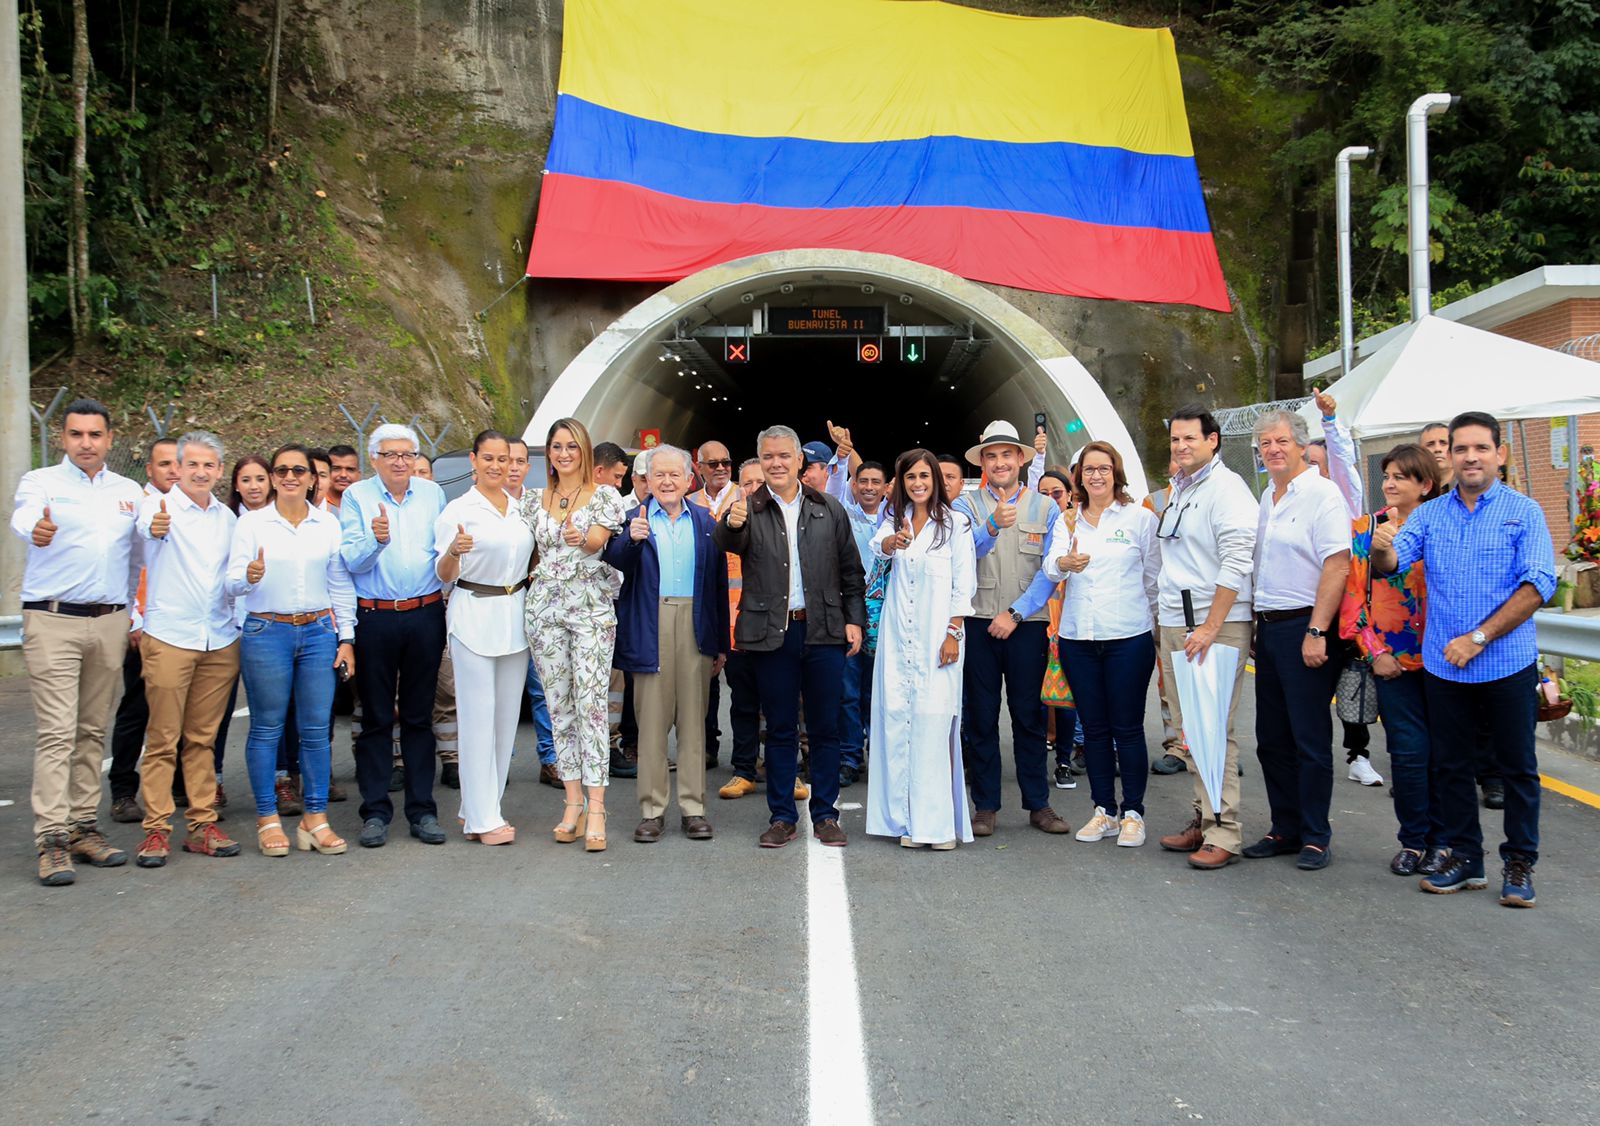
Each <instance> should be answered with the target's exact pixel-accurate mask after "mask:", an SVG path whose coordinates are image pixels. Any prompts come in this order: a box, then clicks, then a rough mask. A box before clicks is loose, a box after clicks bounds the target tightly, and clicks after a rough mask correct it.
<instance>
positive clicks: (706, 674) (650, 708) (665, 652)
mask: <svg viewBox="0 0 1600 1126" xmlns="http://www.w3.org/2000/svg"><path fill="white" fill-rule="evenodd" d="M658 621H659V627H658V632H657V634H656V638H657V642H656V644H657V648H658V652H659V659H660V661H661V671H660V672H657V673H637V672H636V673H634V674H633V706H634V710H635V711H636V712H637V713H638V716H639V783H638V793H639V815H640V816H641V817H660V816H662V815H663V814H664V813H666V810H667V803H668V802H669V801H671V800H672V776H671V775H670V774H669V773H668V771H667V732H668V731H669V730H671V729H672V728H673V727H676V728H677V729H678V808H679V809H681V810H682V811H683V816H685V817H704V816H705V813H706V701H707V700H708V699H710V697H711V658H710V657H707V656H706V655H705V654H704V653H702V652H700V648H699V646H697V645H696V644H695V638H694V599H693V598H663V599H662V600H661V611H660V617H659V619H658Z"/></svg>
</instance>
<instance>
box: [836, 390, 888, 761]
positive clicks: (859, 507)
mask: <svg viewBox="0 0 1600 1126" xmlns="http://www.w3.org/2000/svg"><path fill="white" fill-rule="evenodd" d="M828 426H829V429H830V430H831V431H832V433H833V436H834V440H835V441H837V442H838V443H839V446H838V452H837V453H835V454H834V456H833V459H832V460H831V461H829V462H828V482H827V492H828V495H829V496H831V497H833V498H834V499H836V500H837V501H838V502H839V503H840V504H842V505H843V506H844V511H845V514H846V515H847V516H849V517H850V531H851V533H852V534H853V535H854V536H855V540H856V550H857V551H859V552H860V553H861V569H862V570H863V571H864V572H865V573H866V576H867V596H866V597H867V630H866V635H867V640H866V642H865V643H863V644H862V646H861V652H859V653H857V654H856V655H855V656H854V657H847V658H845V662H844V693H843V695H841V696H840V699H839V702H840V704H841V706H842V707H843V709H844V710H843V714H842V717H841V719H842V722H841V723H840V728H839V785H840V786H850V785H854V784H855V783H856V782H857V781H859V780H860V778H861V775H862V773H863V771H864V770H865V769H866V748H867V740H868V736H869V732H868V730H867V729H868V727H869V726H870V717H871V715H872V666H873V663H874V662H873V656H874V654H875V653H876V652H877V636H878V616H879V615H880V614H881V613H882V612H883V595H884V592H885V590H886V580H887V574H888V570H887V569H888V564H887V562H886V561H885V562H882V563H880V562H879V561H878V560H875V559H873V557H872V546H871V545H872V533H873V532H874V531H875V530H876V529H877V527H878V522H879V520H880V519H881V518H882V513H883V496H884V492H885V490H886V489H887V487H888V479H887V475H886V474H885V472H884V468H883V465H882V464H881V463H880V462H876V461H862V460H861V458H860V457H859V456H858V455H857V454H856V452H855V449H854V447H853V446H851V445H850V431H848V430H846V429H844V428H843V427H835V426H834V425H833V424H832V422H831V421H830V422H829V424H828Z"/></svg>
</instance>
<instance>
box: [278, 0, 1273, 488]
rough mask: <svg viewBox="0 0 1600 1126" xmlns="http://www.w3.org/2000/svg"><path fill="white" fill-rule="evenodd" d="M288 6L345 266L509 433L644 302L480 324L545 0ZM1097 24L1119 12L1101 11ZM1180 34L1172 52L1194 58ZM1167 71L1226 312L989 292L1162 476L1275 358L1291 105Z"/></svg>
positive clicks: (533, 193)
mask: <svg viewBox="0 0 1600 1126" xmlns="http://www.w3.org/2000/svg"><path fill="white" fill-rule="evenodd" d="M978 6H985V5H981V4H980V5H978ZM1009 7H1010V8H1011V9H1013V10H1014V9H1015V8H1016V5H1009ZM1024 7H1027V5H1024ZM1034 7H1038V5H1034ZM1056 7H1059V6H1056ZM303 12H304V14H303V16H302V21H303V22H302V23H301V24H300V26H299V27H298V28H297V29H296V31H297V33H298V34H297V41H298V44H299V52H298V54H299V58H298V63H299V65H298V66H297V67H295V68H294V69H293V71H292V74H291V79H290V90H291V93H292V95H293V104H292V105H291V113H292V114H293V115H294V120H295V122H296V124H297V125H298V126H299V127H300V130H299V131H300V132H301V134H302V135H303V136H305V137H306V138H307V139H308V141H309V143H310V145H311V147H312V149H313V152H314V158H315V160H316V162H317V166H318V169H319V171H320V172H321V173H322V176H323V178H324V180H325V181H326V188H327V190H328V192H329V195H330V198H332V199H333V200H334V202H335V203H336V204H337V207H338V213H339V216H340V218H341V221H342V222H343V223H344V224H345V226H346V227H347V228H348V230H349V231H350V232H351V233H352V235H353V236H354V240H355V243H356V245H357V248H358V250H357V253H358V254H359V256H360V258H361V260H362V262H363V264H364V266H365V267H366V268H367V269H369V270H370V271H371V272H372V274H373V275H374V276H375V277H376V278H377V279H379V284H380V285H381V286H382V287H383V290H384V292H385V295H386V300H388V301H389V302H390V303H391V304H392V306H393V307H394V309H395V312H396V317H397V319H398V321H399V322H400V324H401V325H402V326H404V327H405V328H406V329H407V331H409V332H411V333H412V334H413V335H415V336H416V337H417V338H418V339H419V340H421V341H422V342H423V343H424V344H425V345H426V350H427V352H428V354H429V356H430V357H431V359H432V362H433V364H434V365H435V367H436V369H437V373H438V376H439V379H438V383H437V386H438V387H439V394H440V395H441V396H444V397H447V398H451V399H455V400H457V401H456V402H455V403H454V407H455V410H454V411H452V412H450V413H454V414H456V415H458V416H461V415H464V416H466V418H467V419H471V418H473V416H479V417H483V416H487V417H492V418H493V419H494V420H495V421H497V422H498V423H500V424H502V425H520V424H521V423H522V422H523V421H524V420H525V419H526V418H527V417H528V416H529V414H530V413H531V411H532V407H533V405H534V404H535V403H537V402H538V400H539V398H540V396H542V395H543V393H544V392H545V390H546V389H547V388H548V387H549V386H550V384H551V382H552V381H553V380H554V379H555V377H556V376H557V375H559V374H560V372H561V371H562V369H563V368H564V367H565V366H566V364H567V362H568V361H569V360H570V359H571V358H572V357H573V356H574V355H576V354H577V352H578V351H579V350H580V349H581V348H582V347H583V346H584V345H585V344H587V343H588V342H589V340H590V339H592V337H593V336H594V335H595V334H596V333H597V332H598V331H600V330H601V329H602V328H604V327H605V325H606V324H607V323H609V322H610V321H611V320H612V319H614V318H615V317H616V316H618V315H619V314H621V313H622V312H623V311H624V310H626V309H628V308H629V307H631V306H632V305H633V304H635V303H637V302H638V301H640V300H642V299H643V298H644V297H646V296H647V295H648V294H649V293H651V292H653V290H654V288H655V287H652V286H643V285H629V284H599V283H592V282H576V283H574V282H538V283H530V284H529V285H527V286H525V287H524V288H522V289H520V290H517V291H516V292H515V293H513V294H511V295H510V296H508V297H506V298H505V299H504V300H502V301H500V302H499V303H498V304H495V305H493V307H492V308H489V309H488V312H487V313H486V314H484V315H483V316H482V317H481V318H480V317H479V316H478V314H479V312H480V310H483V309H485V308H486V307H488V306H490V304H491V302H494V301H495V300H496V299H497V298H498V297H500V295H501V294H502V293H504V292H505V290H506V289H507V288H508V287H510V286H511V285H512V283H514V282H515V281H516V280H517V278H518V277H519V276H520V275H521V273H522V270H523V266H524V263H525V261H526V257H527V247H528V234H529V232H530V231H531V230H532V225H533V216H534V214H535V212H536V210H537V201H538V191H539V176H540V169H541V167H542V165H543V158H544V153H545V150H546V148H547V146H548V143H549V138H550V132H551V124H552V117H553V112H554V106H555V94H556V82H557V75H558V72H559V67H560V58H561V23H562V5H561V3H560V0H314V2H312V3H309V4H307V5H306V6H305V8H304V10H303ZM1096 14H1097V15H1099V16H1100V17H1101V18H1107V19H1118V18H1119V17H1118V13H1117V6H1116V5H1114V4H1113V5H1101V6H1100V7H1099V9H1098V10H1097V12H1096ZM1137 15H1138V13H1137V12H1135V13H1134V15H1133V16H1130V17H1128V18H1127V19H1126V22H1130V23H1134V22H1140V21H1139V19H1138V18H1137ZM1176 34H1177V38H1178V45H1179V49H1180V52H1188V51H1195V50H1202V49H1203V46H1204V45H1203V43H1201V42H1199V41H1198V40H1197V41H1196V42H1189V41H1187V39H1186V30H1185V28H1183V27H1180V28H1179V29H1177V32H1176ZM1194 34H1195V35H1196V36H1198V34H1199V33H1198V32H1194ZM1181 64H1182V68H1183V74H1184V82H1185V87H1186V95H1187V99H1188V106H1189V114H1190V124H1191V129H1192V131H1193V133H1194V139H1195V148H1196V152H1197V155H1198V160H1199V164H1200V170H1201V174H1202V176H1203V178H1204V179H1205V183H1206V192H1207V199H1208V202H1209V204H1210V207H1211V218H1212V225H1213V228H1214V229H1215V231H1216V234H1217V241H1218V246H1219V249H1220V251H1221V254H1222V262H1223V270H1224V273H1225V275H1226V277H1227V279H1228V282H1229V285H1230V288H1231V289H1232V291H1233V293H1234V295H1235V304H1236V308H1235V311H1234V312H1233V313H1232V314H1217V313H1211V312H1206V311H1202V310H1197V309H1190V308H1184V307H1176V306H1157V305H1136V304H1123V303H1114V302H1104V301H1092V300H1080V299H1074V298H1067V297H1058V296H1053V295H1047V294H1037V293H1027V292H1021V291H1015V290H1003V289H999V288H998V287H996V288H997V290H998V291H999V292H1000V293H1001V295H1002V296H1004V297H1005V298H1006V299H1007V300H1010V301H1011V302H1013V303H1014V304H1016V305H1017V306H1019V307H1020V308H1022V309H1023V310H1024V311H1026V312H1028V313H1029V314H1030V315H1032V316H1033V317H1035V318H1036V319H1037V320H1039V321H1040V322H1041V323H1042V324H1044V325H1045V326H1046V327H1047V328H1048V329H1049V330H1050V331H1051V332H1053V333H1054V334H1056V336H1057V337H1058V338H1060V339H1061V340H1062V342H1063V343H1065V344H1066V345H1067V346H1068V347H1069V348H1071V349H1072V351H1073V352H1074V353H1075V354H1076V355H1077V356H1078V357H1079V358H1080V359H1081V360H1082V361H1083V362H1084V364H1085V365H1086V366H1087V367H1088V368H1089V370H1090V371H1091V372H1093V373H1094V374H1095V376H1096V378H1098V379H1099V380H1100V381H1101V383H1102V385H1103V386H1104V388H1105V390H1106V392H1107V394H1108V395H1109V396H1110V397H1111V399H1112V401H1113V402H1114V403H1116V404H1117V406H1118V408H1119V409H1120V410H1121V411H1122V412H1123V415H1124V418H1125V420H1126V421H1127V423H1128V426H1129V429H1130V430H1131V431H1132V432H1133V433H1134V434H1135V435H1136V436H1137V439H1138V440H1140V441H1141V442H1142V443H1143V444H1144V446H1145V449H1144V451H1143V452H1144V454H1145V455H1146V457H1147V458H1148V459H1150V464H1151V465H1152V466H1155V465H1160V464H1162V463H1164V460H1165V455H1164V453H1163V450H1164V445H1165V443H1164V441H1163V439H1162V435H1161V433H1160V419H1161V418H1162V416H1163V414H1164V413H1165V410H1166V409H1167V408H1168V407H1170V406H1171V405H1173V404H1174V403H1175V402H1178V401H1183V400H1188V399H1196V398H1198V399H1200V400H1202V401H1206V402H1209V403H1213V404H1217V405H1225V404H1234V403H1241V402H1249V401H1252V400H1254V399H1256V398H1258V397H1261V395H1262V393H1263V391H1264V390H1265V388H1266V387H1267V386H1268V385H1269V383H1270V375H1271V373H1272V372H1273V371H1274V370H1275V365H1276V362H1277V358H1276V355H1275V349H1274V345H1273V342H1272V339H1271V338H1270V333H1269V332H1267V331H1266V329H1265V328H1264V326H1273V325H1276V323H1277V319H1276V316H1275V306H1276V305H1277V304H1278V302H1279V295H1278V292H1277V284H1276V282H1275V281H1274V279H1276V278H1278V277H1280V276H1281V275H1282V274H1283V271H1284V266H1285V262H1286V258H1287V244H1288V239H1289V222H1288V216H1287V210H1288V209H1287V205H1286V203H1285V202H1284V197H1283V195H1282V193H1281V190H1280V188H1279V187H1278V184H1277V178H1276V177H1275V176H1274V175H1272V174H1271V172H1270V171H1269V165H1268V158H1269V155H1270V154H1271V152H1273V151H1274V150H1275V149H1276V148H1277V147H1278V146H1279V145H1280V144H1281V143H1282V142H1283V141H1284V140H1286V139H1287V138H1288V136H1289V135H1290V130H1291V128H1292V123H1293V118H1294V115H1295V113H1296V112H1297V108H1298V107H1297V106H1296V105H1295V104H1294V102H1293V101H1292V100H1291V99H1289V98H1286V97H1284V96H1281V95H1278V94H1275V93H1273V92H1271V91H1267V90H1263V89H1260V88H1258V87H1257V86H1256V85H1255V84H1254V83H1253V82H1252V81H1251V80H1250V79H1249V78H1248V77H1246V76H1243V75H1240V74H1237V73H1235V72H1230V71H1227V70H1225V69H1224V68H1222V67H1221V66H1220V65H1218V64H1217V63H1215V62H1213V61H1211V60H1208V59H1207V58H1205V57H1203V56H1202V55H1200V54H1187V53H1186V54H1183V55H1182V58H1181ZM460 400H467V401H460ZM472 400H476V401H475V402H474V401H472ZM440 405H441V406H442V405H443V404H440ZM440 413H441V414H443V413H444V412H440Z"/></svg>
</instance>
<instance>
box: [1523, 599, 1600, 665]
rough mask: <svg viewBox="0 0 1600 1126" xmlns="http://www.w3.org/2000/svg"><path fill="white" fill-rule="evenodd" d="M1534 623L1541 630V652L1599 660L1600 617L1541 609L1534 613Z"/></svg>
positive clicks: (1552, 655) (1553, 655)
mask: <svg viewBox="0 0 1600 1126" xmlns="http://www.w3.org/2000/svg"><path fill="white" fill-rule="evenodd" d="M1533 624H1534V628H1535V629H1537V630H1538V634H1539V652H1541V653H1543V654H1544V655H1545V656H1547V657H1573V658H1576V659H1577V660H1580V661H1600V617H1595V616H1593V615H1589V614H1572V613H1566V612H1563V611H1561V610H1539V611H1536V612H1535V613H1534V615H1533Z"/></svg>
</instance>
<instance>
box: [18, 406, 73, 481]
mask: <svg viewBox="0 0 1600 1126" xmlns="http://www.w3.org/2000/svg"><path fill="white" fill-rule="evenodd" d="M66 397H67V389H66V388H65V387H57V388H56V395H55V398H53V399H51V400H50V405H49V406H48V407H45V408H44V413H43V414H40V413H39V412H38V411H36V410H34V408H33V403H31V402H29V401H28V399H27V398H26V397H25V398H24V399H23V400H22V401H23V402H25V403H27V404H28V413H29V414H31V415H33V420H34V421H35V422H37V423H38V424H39V464H40V466H45V465H49V464H50V417H51V416H52V415H54V414H55V413H56V408H57V407H59V406H60V405H61V400H62V399H65V398H66Z"/></svg>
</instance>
